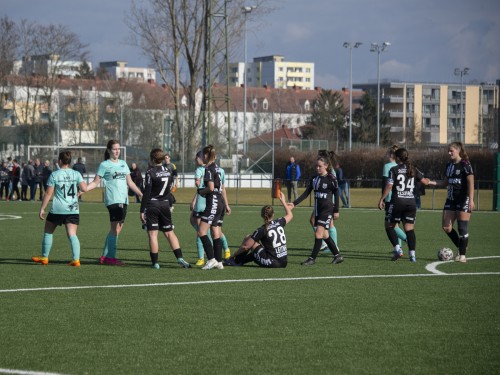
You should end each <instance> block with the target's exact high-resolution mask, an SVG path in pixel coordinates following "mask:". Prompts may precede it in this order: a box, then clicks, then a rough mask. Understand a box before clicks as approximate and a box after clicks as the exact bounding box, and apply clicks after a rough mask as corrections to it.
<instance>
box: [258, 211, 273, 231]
mask: <svg viewBox="0 0 500 375" xmlns="http://www.w3.org/2000/svg"><path fill="white" fill-rule="evenodd" d="M273 215H274V209H273V207H272V206H264V207H262V209H261V210H260V216H261V217H262V218H263V219H264V225H265V227H266V231H267V229H268V228H269V224H271V221H272V219H273Z"/></svg>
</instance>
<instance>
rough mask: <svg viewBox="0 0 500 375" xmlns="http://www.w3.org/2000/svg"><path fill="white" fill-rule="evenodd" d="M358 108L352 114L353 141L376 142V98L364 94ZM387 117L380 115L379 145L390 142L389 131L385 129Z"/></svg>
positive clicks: (383, 113)
mask: <svg viewBox="0 0 500 375" xmlns="http://www.w3.org/2000/svg"><path fill="white" fill-rule="evenodd" d="M359 104H360V107H359V108H357V109H356V110H355V111H354V113H353V116H352V117H353V125H354V126H353V128H352V134H353V139H354V140H355V141H357V142H364V143H375V142H376V141H377V103H376V98H374V97H373V96H371V95H370V93H368V92H367V93H365V94H364V95H363V96H362V97H361V100H360V103H359ZM387 120H388V115H387V114H386V113H385V112H381V113H380V143H381V144H389V143H390V142H391V134H390V129H389V128H388V127H386V126H385V125H386V124H387Z"/></svg>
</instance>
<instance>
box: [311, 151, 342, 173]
mask: <svg viewBox="0 0 500 375" xmlns="http://www.w3.org/2000/svg"><path fill="white" fill-rule="evenodd" d="M320 158H322V159H323V160H322V161H323V162H324V163H327V164H330V166H331V168H329V169H328V171H329V172H332V170H333V166H334V165H336V164H338V162H339V161H338V159H337V154H335V151H328V150H318V157H317V159H316V160H319V159H320ZM325 159H327V160H328V161H326V160H325Z"/></svg>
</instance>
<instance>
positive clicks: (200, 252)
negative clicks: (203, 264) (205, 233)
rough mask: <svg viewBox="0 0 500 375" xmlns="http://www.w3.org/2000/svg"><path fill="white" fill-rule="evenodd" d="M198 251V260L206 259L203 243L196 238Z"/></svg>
mask: <svg viewBox="0 0 500 375" xmlns="http://www.w3.org/2000/svg"><path fill="white" fill-rule="evenodd" d="M196 249H197V250H198V258H199V259H203V258H205V249H204V248H203V243H202V242H201V239H200V237H196Z"/></svg>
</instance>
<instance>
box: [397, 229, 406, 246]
mask: <svg viewBox="0 0 500 375" xmlns="http://www.w3.org/2000/svg"><path fill="white" fill-rule="evenodd" d="M394 230H395V231H396V235H397V236H398V239H399V246H401V245H402V244H403V243H402V242H401V241H406V233H405V231H404V230H402V229H401V228H400V227H396V228H394Z"/></svg>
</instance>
